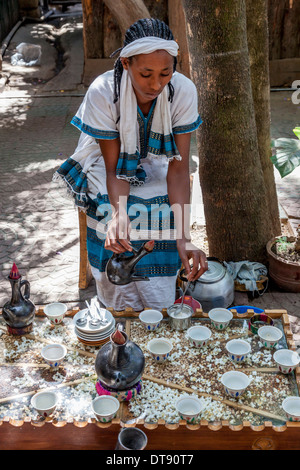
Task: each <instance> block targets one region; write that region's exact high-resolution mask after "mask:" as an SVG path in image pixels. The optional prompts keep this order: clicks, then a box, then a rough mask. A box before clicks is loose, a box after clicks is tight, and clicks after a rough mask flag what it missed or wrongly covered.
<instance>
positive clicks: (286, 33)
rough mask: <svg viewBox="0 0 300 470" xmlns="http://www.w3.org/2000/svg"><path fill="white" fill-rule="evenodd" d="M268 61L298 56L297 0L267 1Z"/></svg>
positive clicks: (299, 9)
mask: <svg viewBox="0 0 300 470" xmlns="http://www.w3.org/2000/svg"><path fill="white" fill-rule="evenodd" d="M268 17H269V25H270V27H269V30H270V31H269V32H270V38H269V44H270V60H276V59H287V58H296V57H299V55H300V41H299V39H300V32H299V31H300V2H299V0H269V13H268Z"/></svg>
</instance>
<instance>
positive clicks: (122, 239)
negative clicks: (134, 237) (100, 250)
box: [104, 211, 132, 253]
mask: <svg viewBox="0 0 300 470" xmlns="http://www.w3.org/2000/svg"><path fill="white" fill-rule="evenodd" d="M129 234H130V220H129V217H128V215H127V213H126V212H125V211H121V212H118V211H115V213H114V215H113V217H112V219H111V221H110V222H109V224H108V230H107V234H106V240H105V245H104V247H105V248H106V250H111V251H113V252H114V253H124V252H125V251H132V246H131V243H130V240H129Z"/></svg>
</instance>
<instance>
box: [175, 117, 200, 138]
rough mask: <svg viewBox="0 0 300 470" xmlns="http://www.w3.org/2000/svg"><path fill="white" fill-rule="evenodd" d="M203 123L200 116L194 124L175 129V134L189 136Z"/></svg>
mask: <svg viewBox="0 0 300 470" xmlns="http://www.w3.org/2000/svg"><path fill="white" fill-rule="evenodd" d="M202 122H203V121H202V119H201V117H200V116H198V118H197V119H196V121H195V122H193V123H192V124H187V125H186V126H177V127H173V133H174V134H187V133H188V132H193V131H195V130H196V129H198V127H199V126H200V124H202Z"/></svg>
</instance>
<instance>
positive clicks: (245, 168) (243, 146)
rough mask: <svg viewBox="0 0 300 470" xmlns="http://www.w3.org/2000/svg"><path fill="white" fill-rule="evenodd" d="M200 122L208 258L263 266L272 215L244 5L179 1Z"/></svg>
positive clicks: (212, 0)
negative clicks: (252, 79)
mask: <svg viewBox="0 0 300 470" xmlns="http://www.w3.org/2000/svg"><path fill="white" fill-rule="evenodd" d="M183 6H184V9H185V16H186V19H187V30H188V42H189V51H190V59H191V78H192V80H193V81H194V83H195V84H196V86H197V88H198V97H199V110H200V114H201V116H202V119H203V124H202V125H201V126H200V128H199V129H198V131H197V140H198V148H199V158H200V161H199V176H200V183H201V187H202V193H203V202H204V212H205V218H206V230H207V236H208V244H209V254H210V255H211V256H216V257H218V258H219V259H221V260H227V261H240V260H251V261H260V262H265V259H266V258H265V255H266V252H265V247H266V243H267V242H268V240H269V233H270V224H271V221H270V216H269V211H268V210H266V207H268V204H267V203H266V197H267V196H266V192H265V187H264V178H263V171H262V167H261V162H260V158H259V151H258V143H257V132H256V122H255V113H254V106H253V98H252V89H251V76H250V64H249V52H248V45H247V25H246V5H245V0H228V1H227V2H220V1H219V0H203V1H201V2H199V1H198V0H183Z"/></svg>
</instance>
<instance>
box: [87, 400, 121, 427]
mask: <svg viewBox="0 0 300 470" xmlns="http://www.w3.org/2000/svg"><path fill="white" fill-rule="evenodd" d="M92 408H93V411H94V414H95V416H96V418H97V420H98V421H100V423H109V422H110V421H111V420H112V419H114V418H115V417H116V414H117V412H118V409H119V408H120V402H119V400H118V399H117V398H115V397H112V396H111V395H101V396H99V397H96V398H94V400H93V401H92Z"/></svg>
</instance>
